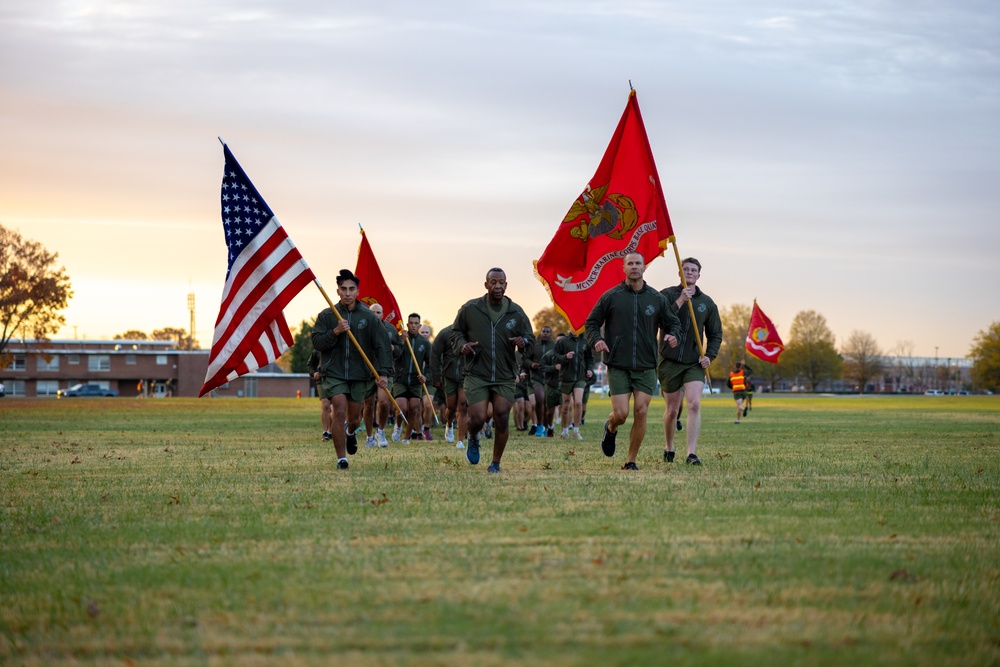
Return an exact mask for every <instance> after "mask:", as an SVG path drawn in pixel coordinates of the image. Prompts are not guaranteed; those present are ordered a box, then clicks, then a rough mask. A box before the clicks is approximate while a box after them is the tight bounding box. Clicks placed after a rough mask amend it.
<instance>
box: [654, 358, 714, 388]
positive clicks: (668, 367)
mask: <svg viewBox="0 0 1000 667" xmlns="http://www.w3.org/2000/svg"><path fill="white" fill-rule="evenodd" d="M656 375H657V377H658V378H659V379H660V389H661V390H662V391H663V392H665V393H667V394H672V393H674V392H675V391H677V390H678V389H680V388H681V387H683V386H684V385H686V384H687V383H688V382H700V383H702V384H705V369H704V368H702V367H701V364H699V363H698V362H697V361H696V362H694V363H693V364H680V363H677V362H676V361H670V360H669V359H661V360H660V365H659V367H657V369H656Z"/></svg>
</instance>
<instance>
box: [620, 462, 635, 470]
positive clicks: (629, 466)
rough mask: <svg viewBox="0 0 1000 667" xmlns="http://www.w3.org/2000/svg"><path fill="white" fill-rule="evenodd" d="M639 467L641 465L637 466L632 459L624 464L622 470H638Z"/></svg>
mask: <svg viewBox="0 0 1000 667" xmlns="http://www.w3.org/2000/svg"><path fill="white" fill-rule="evenodd" d="M638 469H639V466H637V465H636V464H635V463H633V462H632V461H629V462H628V463H626V464H625V465H623V466H622V470H638Z"/></svg>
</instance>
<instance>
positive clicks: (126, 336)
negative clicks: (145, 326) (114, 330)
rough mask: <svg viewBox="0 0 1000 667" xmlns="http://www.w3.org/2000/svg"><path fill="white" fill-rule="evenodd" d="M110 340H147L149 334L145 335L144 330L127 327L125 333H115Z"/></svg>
mask: <svg viewBox="0 0 1000 667" xmlns="http://www.w3.org/2000/svg"><path fill="white" fill-rule="evenodd" d="M112 340H149V336H147V335H146V332H145V331H139V330H138V329H129V330H128V331H126V332H125V333H120V334H115V337H114V338H113V339H112Z"/></svg>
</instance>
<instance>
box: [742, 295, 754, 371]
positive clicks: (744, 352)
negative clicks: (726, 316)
mask: <svg viewBox="0 0 1000 667" xmlns="http://www.w3.org/2000/svg"><path fill="white" fill-rule="evenodd" d="M755 310H757V297H754V299H753V308H752V309H751V310H750V321H749V322H747V335H746V336H744V337H743V356H742V357H741V358H740V366H742V367H743V368H746V365H747V338H749V337H750V325H751V324H752V323H753V311H755Z"/></svg>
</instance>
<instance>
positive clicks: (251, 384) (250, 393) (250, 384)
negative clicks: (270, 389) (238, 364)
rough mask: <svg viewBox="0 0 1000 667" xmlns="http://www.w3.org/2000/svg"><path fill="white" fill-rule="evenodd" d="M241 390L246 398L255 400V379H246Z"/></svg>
mask: <svg viewBox="0 0 1000 667" xmlns="http://www.w3.org/2000/svg"><path fill="white" fill-rule="evenodd" d="M243 389H244V394H243V395H244V396H246V397H247V398H257V378H246V379H245V382H244V384H243Z"/></svg>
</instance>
